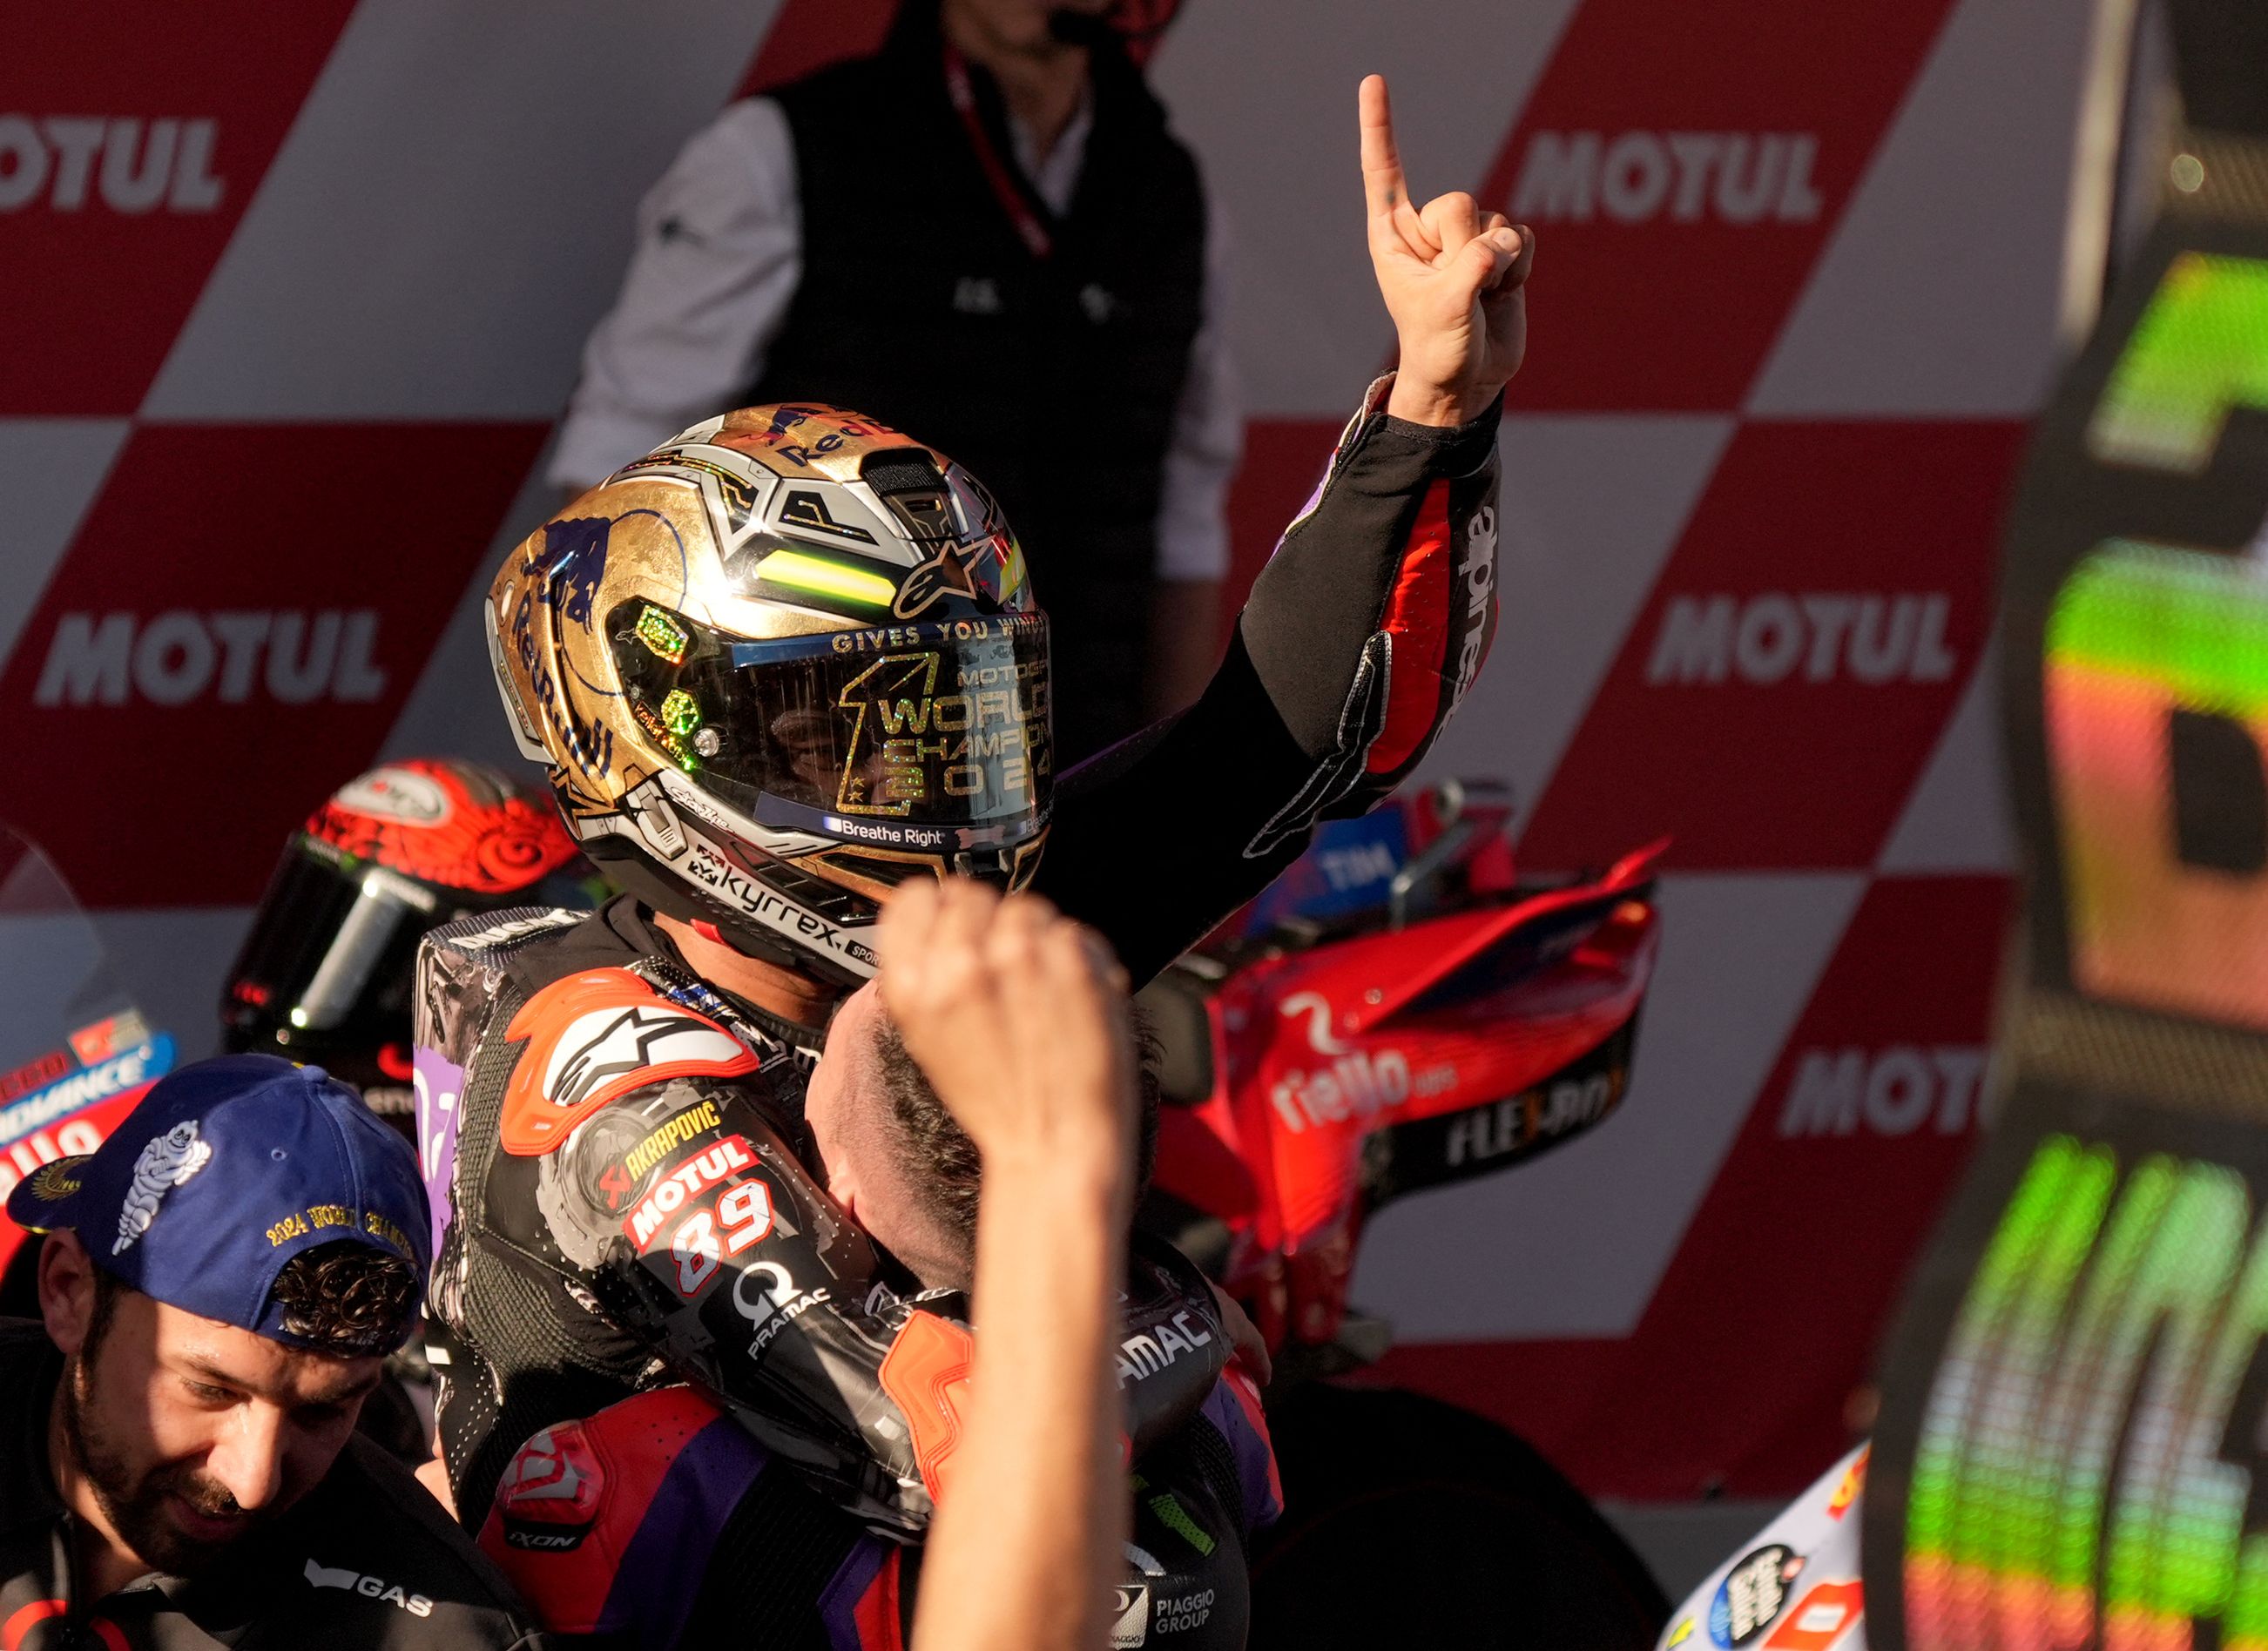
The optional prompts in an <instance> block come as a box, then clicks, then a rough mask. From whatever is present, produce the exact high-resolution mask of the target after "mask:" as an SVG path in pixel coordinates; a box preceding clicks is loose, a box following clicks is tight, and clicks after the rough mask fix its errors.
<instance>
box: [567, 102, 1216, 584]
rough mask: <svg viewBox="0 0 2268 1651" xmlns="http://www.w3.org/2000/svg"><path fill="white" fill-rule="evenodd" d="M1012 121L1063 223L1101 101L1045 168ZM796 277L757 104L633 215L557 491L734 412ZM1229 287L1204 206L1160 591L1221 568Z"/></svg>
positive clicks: (690, 153) (780, 181)
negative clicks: (1198, 301)
mask: <svg viewBox="0 0 2268 1651" xmlns="http://www.w3.org/2000/svg"><path fill="white" fill-rule="evenodd" d="M1008 124H1009V132H1010V136H1011V137H1012V139H1013V143H1014V149H1015V159H1016V163H1017V165H1020V167H1022V168H1023V171H1024V174H1025V176H1026V177H1027V178H1028V179H1029V180H1031V183H1032V187H1034V189H1035V190H1036V191H1037V193H1038V194H1039V196H1040V198H1041V199H1042V201H1044V202H1047V204H1048V206H1049V209H1051V210H1053V211H1054V212H1056V213H1057V215H1058V216H1060V215H1061V214H1063V213H1064V212H1065V211H1067V210H1068V209H1069V208H1070V206H1071V195H1072V193H1073V191H1074V190H1076V189H1077V187H1078V186H1079V172H1080V169H1081V168H1082V166H1083V165H1085V163H1086V140H1087V136H1088V134H1089V133H1090V132H1091V131H1092V130H1093V129H1094V108H1093V100H1092V99H1091V98H1090V99H1088V100H1087V101H1086V103H1083V104H1082V105H1081V106H1080V108H1079V113H1078V114H1076V115H1075V116H1074V117H1073V118H1072V120H1071V124H1070V125H1069V126H1068V127H1066V128H1064V134H1063V136H1061V137H1060V138H1058V139H1057V141H1056V143H1055V146H1054V148H1053V149H1052V150H1049V153H1048V155H1047V158H1045V159H1044V160H1041V159H1038V158H1035V155H1034V152H1033V150H1034V145H1033V142H1032V138H1031V135H1030V133H1029V132H1028V131H1027V129H1026V128H1024V126H1023V125H1022V123H1021V122H1020V121H1016V120H1015V119H1014V118H1013V116H1012V117H1011V118H1010V120H1009V123H1008ZM802 269H803V224H802V212H801V203H800V202H799V200H798V199H797V189H796V170H795V140H794V137H793V135H792V133H791V131H790V130H789V128H788V123H787V117H786V115H785V114H784V113H783V111H782V110H781V108H780V106H779V105H778V104H777V102H775V101H774V100H773V99H770V98H750V99H745V100H744V101H741V102H739V103H735V104H733V105H732V106H730V107H728V108H727V109H725V112H724V114H721V115H719V116H718V118H717V120H716V121H713V122H712V123H711V125H709V126H708V127H707V128H704V129H703V130H702V131H700V132H698V133H696V134H695V136H693V138H692V139H691V141H689V143H687V144H686V146H685V148H684V150H682V151H681V153H680V154H679V155H678V158H677V159H676V161H675V163H674V165H671V167H670V169H669V170H668V171H667V172H665V173H664V174H663V175H662V177H661V180H660V181H659V182H658V183H656V184H655V185H654V186H653V187H652V189H650V190H648V191H647V192H646V195H645V198H644V201H642V202H640V203H639V205H638V244H637V252H636V253H634V254H633V255H632V256H631V259H630V270H629V273H628V274H627V275H624V276H623V278H622V293H621V296H620V297H617V298H616V299H615V307H614V309H613V310H612V311H610V312H608V315H607V317H606V319H603V320H601V321H600V323H599V325H598V327H596V328H595V329H594V330H593V332H592V334H591V338H590V341H589V342H588V343H587V344H585V346H584V349H583V376H582V379H581V381H580V382H579V383H578V385H576V387H575V394H574V397H573V399H572V400H571V401H570V402H569V403H568V408H567V416H566V419H565V421H564V422H563V424H562V425H561V427H560V431H559V442H558V445H557V446H556V448H555V449H554V450H553V452H552V458H551V466H550V469H549V480H550V481H552V482H553V483H554V484H556V485H557V486H559V487H563V488H577V489H580V488H587V487H590V486H592V485H593V484H595V483H596V482H598V481H601V480H603V479H604V478H605V477H606V476H608V475H609V474H611V473H613V472H614V471H615V469H617V468H619V467H620V466H622V465H624V464H627V463H628V462H629V461H630V460H631V459H635V458H637V457H638V455H640V454H641V453H644V452H647V451H651V450H652V449H653V448H655V447H657V446H659V445H660V444H661V443H663V442H665V441H666V440H668V439H669V437H672V436H674V435H675V434H676V433H677V432H678V431H679V430H681V429H685V428H686V426H688V425H689V424H694V423H697V422H700V421H701V420H702V419H704V418H707V417H710V416H711V415H713V414H715V413H717V412H718V411H720V410H721V409H723V408H724V407H727V406H729V405H730V404H731V402H732V399H733V397H734V396H736V395H738V394H739V393H740V392H741V391H743V390H744V389H746V388H747V386H748V385H751V384H753V383H755V381H756V380H757V379H758V378H761V377H762V373H763V363H764V353H765V351H766V350H768V349H770V347H771V343H772V341H773V340H774V339H776V338H777V337H778V336H779V331H780V327H781V326H782V324H783V323H784V321H785V319H786V318H787V312H788V306H789V305H790V304H791V303H792V301H793V299H794V297H795V289H796V283H797V282H798V281H799V279H800V278H801V275H802ZM1228 289H1229V263H1228V237H1227V232H1226V225H1225V224H1224V222H1223V220H1222V217H1221V214H1220V212H1219V209H1218V207H1217V206H1215V205H1214V204H1213V199H1212V197H1211V194H1207V196H1206V225H1205V269H1204V294H1203V305H1204V308H1203V312H1202V318H1203V319H1202V321H1201V324H1200V326H1199V327H1198V330H1197V337H1196V340H1195V341H1194V342H1193V343H1192V344H1191V345H1190V348H1189V375H1188V378H1187V379H1186V380H1185V381H1184V383H1183V385H1182V399H1181V402H1180V405H1179V406H1178V407H1176V408H1175V415H1174V429H1173V437H1172V440H1171V442H1170V444H1169V445H1168V447H1167V452H1166V460H1165V476H1164V488H1163V491H1162V493H1161V495H1160V501H1159V507H1158V568H1157V572H1158V576H1159V577H1160V579H1179V580H1217V579H1219V578H1221V577H1222V576H1224V575H1226V572H1227V571H1228V523H1227V503H1228V484H1229V482H1230V481H1231V479H1232V478H1233V476H1234V475H1235V473H1236V462H1237V459H1238V458H1239V456H1240V455H1241V451H1242V449H1243V440H1244V420H1243V410H1242V407H1241V403H1240V398H1239V396H1238V393H1237V384H1236V377H1235V371H1234V366H1233V363H1232V362H1231V361H1230V359H1229V354H1228V342H1227V298H1228ZM917 434H918V432H917Z"/></svg>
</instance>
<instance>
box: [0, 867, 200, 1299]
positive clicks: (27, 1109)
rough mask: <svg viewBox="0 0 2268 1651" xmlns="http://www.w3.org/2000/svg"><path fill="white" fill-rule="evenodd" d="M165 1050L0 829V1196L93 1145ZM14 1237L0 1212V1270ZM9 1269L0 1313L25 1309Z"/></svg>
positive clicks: (161, 1036) (48, 883) (17, 1233)
mask: <svg viewBox="0 0 2268 1651" xmlns="http://www.w3.org/2000/svg"><path fill="white" fill-rule="evenodd" d="M173 1053H174V1051H173V1039H172V1038H170V1037H168V1036H166V1034H165V1033H164V1032H162V1031H157V1030H156V1029H154V1028H153V1027H151V1025H150V1024H149V1022H148V1021H147V1020H146V1019H145V1018H144V1016H143V1014H142V1012H141V1011H140V1009H137V1008H136V1006H135V1003H134V1000H133V997H132V995H131V994H129V992H128V990H127V989H126V987H124V986H123V985H122V983H121V982H120V980H119V979H118V977H117V975H116V974H115V972H114V971H113V970H112V968H111V966H110V964H109V962H108V960H107V958H105V957H104V955H103V948H102V942H101V939H100V937H99V936H98V934H97V933H96V930H95V927H94V924H93V923H92V921H90V920H89V918H88V917H87V915H86V914H85V912H84V911H83V910H81V909H80V906H79V904H78V901H77V899H74V898H73V897H72V894H71V892H70V885H69V884H66V883H65V882H64V881H63V877H62V875H61V874H60V873H59V872H57V871H56V870H55V866H54V865H53V863H52V862H49V861H48V857H47V855H44V854H42V853H41V852H40V849H39V848H38V847H37V846H36V845H34V844H33V843H31V842H29V841H28V840H26V839H24V838H22V837H20V836H18V835H17V834H16V833H13V832H11V831H10V830H9V829H8V828H7V827H5V826H0V1198H5V1197H6V1196H7V1194H8V1193H10V1192H13V1191H14V1190H15V1187H16V1184H17V1183H18V1181H20V1180H22V1179H23V1178H25V1177H26V1176H28V1175H33V1174H35V1173H36V1172H37V1171H38V1170H39V1169H40V1166H41V1165H42V1164H47V1163H54V1162H55V1160H56V1159H58V1158H65V1157H73V1156H77V1155H78V1154H80V1153H85V1152H92V1151H93V1150H94V1149H95V1148H97V1147H99V1146H100V1145H101V1144H102V1140H103V1137H104V1136H105V1135H107V1134H109V1132H110V1130H111V1129H112V1128H113V1127H114V1126H115V1125H116V1123H117V1121H118V1119H121V1118H122V1117H124V1116H125V1114H126V1113H127V1112H128V1111H129V1110H130V1108H131V1106H132V1104H133V1103H134V1101H135V1100H136V1099H138V1098H139V1097H140V1095H141V1093H142V1090H143V1089H144V1086H146V1085H147V1084H148V1083H149V1082H151V1080H152V1079H154V1078H158V1077H159V1076H162V1075H164V1074H165V1073H166V1071H167V1070H169V1069H170V1068H172V1066H173ZM23 1236H24V1235H23V1232H22V1229H19V1228H18V1227H17V1226H16V1225H15V1223H13V1222H11V1221H9V1220H8V1219H7V1218H6V1217H5V1216H4V1215H0V1265H6V1264H8V1263H10V1262H11V1258H13V1257H14V1255H15V1254H16V1252H17V1251H18V1248H19V1246H20V1244H21V1242H22V1239H23ZM28 1253H29V1252H26V1254H27V1258H28ZM18 1271H20V1269H11V1272H10V1273H8V1275H7V1280H6V1283H5V1284H0V1312H7V1313H13V1314H19V1315H20V1314H22V1313H24V1312H25V1311H26V1308H27V1306H29V1305H30V1302H29V1298H28V1297H27V1296H26V1295H25V1294H24V1293H23V1292H22V1291H21V1290H20V1289H19V1288H18V1286H19V1285H21V1284H23V1283H25V1282H26V1280H19V1279H18V1277H17V1276H16V1274H17V1272H18ZM31 1310H34V1311H35V1310H36V1308H35V1307H33V1308H32V1309H31Z"/></svg>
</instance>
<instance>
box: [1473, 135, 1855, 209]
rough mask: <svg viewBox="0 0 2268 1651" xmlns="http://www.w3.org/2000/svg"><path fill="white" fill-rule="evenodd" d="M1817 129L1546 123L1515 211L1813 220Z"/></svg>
mask: <svg viewBox="0 0 2268 1651" xmlns="http://www.w3.org/2000/svg"><path fill="white" fill-rule="evenodd" d="M1818 158H1819V140H1818V138H1816V137H1815V136H1812V135H1811V134H1810V133H1808V132H1621V133H1607V132H1537V133H1535V135H1533V136H1530V137H1529V138H1528V148H1527V150H1525V151H1524V152H1523V153H1522V154H1521V159H1520V175H1519V179H1518V180H1517V181H1516V182H1515V183H1514V184H1513V187H1512V202H1511V208H1510V210H1511V214H1512V216H1513V217H1514V218H1517V219H1521V220H1523V221H1525V222H1528V223H1531V224H1588V223H1590V222H1592V221H1593V220H1594V219H1604V220H1605V221H1607V222H1608V223H1611V224H1649V223H1653V222H1655V221H1657V220H1663V219H1666V220H1668V222H1670V223H1673V224H1698V223H1702V222H1704V221H1709V222H1714V223H1719V224H1808V223H1811V222H1812V221H1813V220H1815V218H1817V217H1818V216H1819V212H1820V207H1821V204H1822V203H1821V201H1820V198H1819V191H1818V190H1817V189H1815V187H1812V182H1811V169H1812V165H1813V164H1814V163H1815V161H1816V160H1817V159H1818Z"/></svg>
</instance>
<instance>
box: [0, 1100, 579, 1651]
mask: <svg viewBox="0 0 2268 1651" xmlns="http://www.w3.org/2000/svg"><path fill="white" fill-rule="evenodd" d="M8 1214H10V1215H11V1217H12V1218H13V1219H14V1220H16V1221H17V1222H18V1223H20V1224H21V1225H23V1226H24V1227H26V1228H29V1229H35V1230H38V1231H40V1232H42V1233H44V1234H45V1235H46V1236H45V1237H44V1239H43V1240H42V1242H41V1250H40V1263H39V1300H40V1314H41V1317H42V1318H43V1320H44V1324H43V1325H34V1324H29V1323H26V1322H22V1321H0V1418H5V1419H6V1420H4V1421H0V1427H13V1428H15V1429H16V1432H15V1434H14V1437H13V1441H12V1444H11V1446H10V1447H9V1448H7V1449H4V1450H0V1641H4V1643H5V1644H6V1645H8V1646H10V1647H17V1646H22V1647H26V1648H27V1651H29V1648H31V1647H37V1648H38V1651H66V1647H70V1648H71V1651H76V1648H77V1647H96V1646H101V1647H108V1648H109V1651H124V1648H125V1647H151V1648H152V1651H187V1647H210V1646H212V1645H214V1644H216V1643H222V1644H226V1645H230V1646H232V1647H238V1648H239V1651H254V1648H255V1647H270V1646H275V1647H282V1646H287V1645H288V1646H293V1647H298V1646H306V1645H313V1644H321V1645H322V1646H324V1647H326V1651H350V1648H352V1647H405V1648H409V1647H416V1648H417V1651H423V1647H440V1646H468V1647H534V1646H535V1645H538V1644H540V1643H541V1641H540V1638H539V1636H537V1635H536V1634H535V1633H533V1632H532V1625H531V1624H530V1623H529V1622H528V1621H527V1619H526V1618H524V1616H523V1615H522V1614H521V1613H520V1611H519V1608H518V1606H517V1605H516V1603H514V1601H513V1600H512V1594H511V1591H510V1589H509V1588H508V1586H507V1585H506V1584H505V1583H504V1581H503V1580H502V1579H501V1578H500V1577H499V1576H498V1575H497V1573H496V1572H495V1571H494V1570H492V1569H491V1568H490V1567H489V1565H488V1564H487V1562H486V1561H485V1560H484V1559H482V1557H481V1556H480V1554H479V1553H478V1552H477V1551H476V1550H475V1549H474V1548H473V1546H472V1545H471V1543H470V1541H469V1540H468V1538H467V1537H465V1536H464V1535H463V1534H462V1533H461V1532H460V1531H459V1530H458V1529H457V1527H456V1526H455V1524H454V1523H452V1522H451V1521H450V1520H449V1519H448V1518H447V1517H446V1515H444V1514H443V1513H442V1511H441V1509H440V1508H439V1507H438V1505H436V1504H435V1503H434V1502H433V1501H432V1500H431V1497H429V1496H428V1495H427V1494H426V1493H425V1492H424V1491H423V1489H422V1488H421V1487H420V1486H418V1485H417V1484H416V1481H415V1480H414V1479H412V1478H411V1477H410V1475H409V1470H408V1469H406V1468H404V1467H402V1466H401V1465H400V1464H397V1463H396V1462H394V1460H393V1459H392V1458H391V1457H387V1455H386V1454H385V1453H384V1452H383V1451H381V1450H379V1449H376V1448H375V1447H373V1446H372V1445H371V1444H370V1443H369V1442H367V1441H366V1440H364V1439H361V1438H358V1437H357V1436H356V1435H355V1432H354V1425H355V1418H356V1415H357V1412H358V1411H359V1410H360V1409H361V1407H362V1402H363V1399H364V1398H365V1396H366V1395H367V1394H368V1393H369V1392H370V1391H371V1390H372V1388H373V1387H375V1386H376V1385H377V1383H378V1381H379V1370H380V1367H381V1365H382V1363H383V1361H384V1359H385V1356H386V1354H387V1353H388V1352H390V1351H391V1350H392V1349H393V1348H394V1347H395V1346H399V1345H400V1343H401V1340H402V1339H403V1337H404V1336H405V1335H406V1334H407V1333H408V1331H409V1327H410V1324H411V1323H412V1321H413V1319H414V1317H415V1314H416V1304H417V1302H418V1300H419V1298H420V1296H421V1295H422V1294H423V1287H424V1281H425V1273H426V1267H427V1263H428V1260H429V1255H428V1237H427V1235H428V1225H427V1215H426V1207H425V1195H424V1190H423V1185H422V1184H421V1182H420V1180H419V1178H418V1174H417V1166H416V1159H415V1157H414V1156H413V1155H412V1154H411V1152H410V1150H409V1148H408V1147H407V1146H406V1145H405V1144H404V1143H403V1142H402V1141H401V1139H400V1137H399V1136H397V1135H396V1134H394V1132H393V1131H392V1130H390V1129H388V1128H387V1126H386V1125H385V1124H383V1123H381V1122H380V1121H379V1119H376V1118H375V1117H374V1116H372V1113H371V1112H369V1111H368V1110H367V1109H365V1107H364V1106H363V1105H362V1104H361V1102H360V1101H359V1100H358V1099H357V1097H356V1096H355V1093H354V1091H353V1090H350V1089H348V1088H347V1087H346V1086H345V1085H344V1084H342V1083H340V1082H336V1081H335V1080H333V1079H332V1078H330V1077H328V1075H325V1074H324V1072H323V1071H322V1070H321V1068H316V1067H295V1066H293V1065H291V1063H290V1062H289V1061H286V1060H277V1059H276V1058H275V1057H273V1056H268V1055H238V1056H230V1057H227V1058H224V1059H221V1060H207V1061H203V1062H200V1063H198V1064H196V1065H194V1066H190V1067H185V1068H182V1069H181V1070H180V1071H179V1072H177V1073H175V1074H174V1075H173V1076H171V1077H169V1078H166V1079H165V1080H164V1081H163V1082H159V1083H158V1085H156V1087H154V1088H153V1089H152V1090H151V1091H150V1093H149V1095H148V1096H147V1097H144V1100H143V1101H142V1103H141V1104H140V1105H139V1106H137V1107H136V1109H135V1110H134V1112H132V1113H130V1114H129V1116H128V1117H127V1119H125V1121H124V1122H123V1123H122V1125H121V1126H119V1127H118V1128H117V1129H116V1130H115V1131H114V1132H113V1133H112V1134H111V1135H110V1137H109V1139H108V1140H107V1141H104V1142H103V1144H102V1146H101V1147H100V1148H99V1149H98V1150H96V1151H95V1152H93V1153H92V1154H89V1155H86V1156H81V1157H75V1158H63V1159H59V1160H57V1161H56V1162H55V1163H49V1164H47V1165H45V1166H43V1167H42V1168H41V1169H40V1170H38V1171H37V1172H36V1173H34V1174H33V1175H32V1176H31V1177H29V1178H26V1180H25V1181H24V1182H23V1183H22V1184H21V1185H18V1187H17V1188H16V1189H15V1191H14V1192H12V1193H11V1195H10V1197H9V1200H8Z"/></svg>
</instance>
